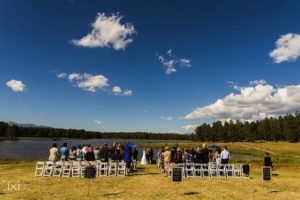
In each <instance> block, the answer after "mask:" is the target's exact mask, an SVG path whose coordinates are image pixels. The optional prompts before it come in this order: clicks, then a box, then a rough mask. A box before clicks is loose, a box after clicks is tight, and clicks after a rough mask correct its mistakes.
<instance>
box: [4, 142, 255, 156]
mask: <svg viewBox="0 0 300 200" xmlns="http://www.w3.org/2000/svg"><path fill="white" fill-rule="evenodd" d="M65 142H67V143H68V147H71V146H78V145H82V144H91V145H92V146H94V147H96V146H100V145H102V144H104V143H107V144H108V146H111V145H112V143H123V142H132V143H135V144H136V145H138V144H141V143H154V144H155V143H182V142H187V143H188V141H180V142H178V141H176V140H108V139H89V140H82V139H64V140H60V141H53V140H52V139H46V140H4V141H0V159H4V158H12V159H44V160H45V159H47V158H48V156H49V149H50V148H51V147H52V144H53V143H57V145H58V147H60V146H61V145H62V144H63V143H65ZM138 151H139V155H138V157H139V159H140V158H141V157H142V152H143V151H142V148H139V147H138ZM153 151H154V155H156V154H157V152H158V149H153ZM231 157H232V158H233V159H241V158H253V156H249V155H244V154H232V155H231Z"/></svg>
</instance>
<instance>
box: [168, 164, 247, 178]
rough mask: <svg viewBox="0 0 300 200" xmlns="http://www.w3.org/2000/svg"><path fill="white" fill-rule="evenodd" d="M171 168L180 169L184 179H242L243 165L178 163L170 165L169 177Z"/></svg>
mask: <svg viewBox="0 0 300 200" xmlns="http://www.w3.org/2000/svg"><path fill="white" fill-rule="evenodd" d="M173 167H181V168H182V170H183V174H184V176H185V177H186V178H192V177H193V178H195V177H196V178H244V177H248V176H247V175H244V173H243V164H219V165H217V164H216V163H214V162H211V163H208V164H199V163H186V164H185V163H180V164H174V163H171V164H170V168H169V175H171V173H172V168H173Z"/></svg>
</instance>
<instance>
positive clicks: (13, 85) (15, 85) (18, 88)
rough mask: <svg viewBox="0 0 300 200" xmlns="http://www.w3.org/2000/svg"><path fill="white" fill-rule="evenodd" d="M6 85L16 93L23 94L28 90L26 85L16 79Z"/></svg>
mask: <svg viewBox="0 0 300 200" xmlns="http://www.w3.org/2000/svg"><path fill="white" fill-rule="evenodd" d="M6 85H7V86H8V87H9V88H10V89H12V90H13V91H14V92H23V91H24V90H25V88H26V85H25V84H24V83H22V81H18V80H14V79H12V80H10V81H7V82H6Z"/></svg>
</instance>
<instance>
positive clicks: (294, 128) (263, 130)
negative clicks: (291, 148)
mask: <svg viewBox="0 0 300 200" xmlns="http://www.w3.org/2000/svg"><path fill="white" fill-rule="evenodd" d="M194 137H195V138H196V139H197V140H201V141H222V142H237V141H249V142H254V141H258V140H264V141H289V142H298V141H299V138H300V113H299V112H296V113H294V114H288V115H286V116H280V117H278V118H273V117H269V118H265V119H263V120H260V121H254V122H248V121H244V122H241V121H236V122H233V121H226V122H224V123H222V122H221V121H216V122H214V123H213V124H212V125H210V124H205V123H204V124H202V125H201V126H198V127H197V128H196V129H195V135H194Z"/></svg>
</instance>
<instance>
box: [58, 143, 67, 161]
mask: <svg viewBox="0 0 300 200" xmlns="http://www.w3.org/2000/svg"><path fill="white" fill-rule="evenodd" d="M67 146H68V144H67V143H64V144H63V146H62V147H61V148H60V150H59V154H60V159H61V160H62V161H66V160H68V156H69V149H68V147H67Z"/></svg>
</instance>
